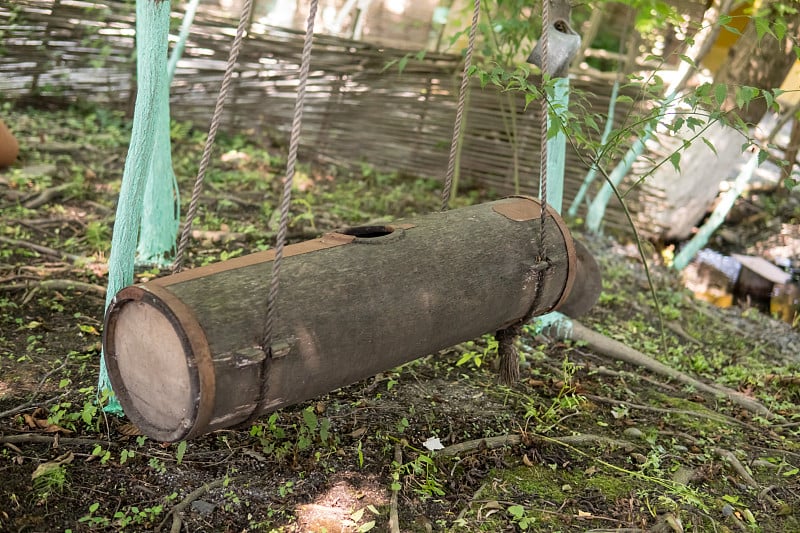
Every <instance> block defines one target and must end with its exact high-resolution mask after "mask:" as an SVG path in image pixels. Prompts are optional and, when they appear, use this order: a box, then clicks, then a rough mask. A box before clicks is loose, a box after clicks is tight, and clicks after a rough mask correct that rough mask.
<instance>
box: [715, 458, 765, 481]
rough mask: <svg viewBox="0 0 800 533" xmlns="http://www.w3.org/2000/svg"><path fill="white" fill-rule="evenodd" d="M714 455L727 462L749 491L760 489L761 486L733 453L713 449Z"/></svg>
mask: <svg viewBox="0 0 800 533" xmlns="http://www.w3.org/2000/svg"><path fill="white" fill-rule="evenodd" d="M714 453H715V454H717V455H718V456H719V457H720V458H722V459H724V460H725V461H727V462H728V464H729V465H730V466H731V468H733V470H734V471H735V472H736V473H737V474H738V475H739V477H740V478H742V479H743V480H744V482H745V483H747V486H748V487H750V488H751V489H760V488H761V486H760V485H759V484H758V483H757V482H756V480H755V479H753V476H751V475H750V472H748V471H747V469H746V468H745V467H744V465H743V464H742V463H741V461H739V459H738V458H737V457H736V456H735V455H734V454H733V452H731V451H729V450H726V449H724V448H714Z"/></svg>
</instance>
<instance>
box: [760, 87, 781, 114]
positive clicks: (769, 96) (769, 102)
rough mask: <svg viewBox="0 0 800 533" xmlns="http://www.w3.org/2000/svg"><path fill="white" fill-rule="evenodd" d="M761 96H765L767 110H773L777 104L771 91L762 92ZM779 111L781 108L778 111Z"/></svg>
mask: <svg viewBox="0 0 800 533" xmlns="http://www.w3.org/2000/svg"><path fill="white" fill-rule="evenodd" d="M761 94H762V95H763V96H764V100H765V101H766V102H767V109H772V106H773V105H774V104H775V100H774V99H773V98H772V93H770V92H769V91H762V92H761ZM779 110H780V107H779V109H777V110H776V111H779Z"/></svg>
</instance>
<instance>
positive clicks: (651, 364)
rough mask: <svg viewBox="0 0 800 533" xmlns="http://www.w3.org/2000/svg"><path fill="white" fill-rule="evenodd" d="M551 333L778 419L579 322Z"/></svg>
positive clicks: (759, 406) (740, 396) (745, 399)
mask: <svg viewBox="0 0 800 533" xmlns="http://www.w3.org/2000/svg"><path fill="white" fill-rule="evenodd" d="M565 330H569V331H565ZM550 333H551V334H552V335H554V336H556V337H561V338H570V339H572V340H579V341H584V342H586V344H587V346H588V347H589V348H590V349H592V350H594V351H596V352H598V353H601V354H604V355H606V356H608V357H610V358H613V359H615V360H618V361H623V362H625V363H629V364H632V365H637V366H640V367H643V368H646V369H647V370H649V371H651V372H655V373H657V374H660V375H662V376H666V377H669V378H670V379H674V380H675V381H679V382H681V383H683V384H684V385H689V386H691V387H694V388H695V389H697V390H699V391H703V392H706V393H708V394H712V395H714V396H723V397H725V398H726V399H727V400H728V401H730V402H731V403H733V404H736V405H738V406H739V407H742V408H744V409H746V410H748V411H750V412H751V413H754V414H757V415H759V416H763V417H765V418H768V419H771V420H772V419H775V418H777V417H776V415H775V414H774V413H773V412H772V411H770V410H769V409H767V408H766V407H764V406H763V405H762V404H761V403H760V402H758V401H757V400H754V399H752V398H748V397H747V396H745V395H743V394H741V393H739V392H736V391H735V390H732V389H729V388H727V387H723V386H721V385H709V384H707V383H703V382H702V381H699V380H697V379H695V378H693V377H691V376H689V375H688V374H685V373H684V372H681V371H680V370H676V369H674V368H671V367H669V366H667V365H665V364H664V363H661V362H659V361H656V360H655V359H653V358H652V357H650V356H648V355H645V354H643V353H642V352H640V351H638V350H634V349H633V348H631V347H629V346H627V345H625V344H623V343H621V342H618V341H615V340H613V339H610V338H608V337H606V336H605V335H601V334H600V333H597V332H595V331H592V330H591V329H589V328H587V327H586V326H584V325H583V324H581V323H580V322H578V321H576V320H572V321H571V328H558V327H554V328H551V331H550Z"/></svg>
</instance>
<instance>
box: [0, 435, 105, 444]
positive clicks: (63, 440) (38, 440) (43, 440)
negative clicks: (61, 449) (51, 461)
mask: <svg viewBox="0 0 800 533" xmlns="http://www.w3.org/2000/svg"><path fill="white" fill-rule="evenodd" d="M7 443H10V444H59V445H62V444H67V445H71V446H83V445H87V446H96V445H98V444H102V445H103V446H116V445H117V444H116V443H115V442H113V441H107V440H101V439H82V438H79V437H61V436H57V435H53V436H52V437H51V436H50V435H41V434H39V433H21V434H19V435H0V444H7Z"/></svg>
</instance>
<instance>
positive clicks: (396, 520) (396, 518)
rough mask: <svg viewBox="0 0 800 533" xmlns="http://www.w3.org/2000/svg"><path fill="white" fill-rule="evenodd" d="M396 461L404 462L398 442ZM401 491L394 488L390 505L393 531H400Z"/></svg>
mask: <svg viewBox="0 0 800 533" xmlns="http://www.w3.org/2000/svg"><path fill="white" fill-rule="evenodd" d="M394 461H395V462H396V463H397V464H398V465H401V464H403V447H402V446H401V445H400V443H397V444H396V445H395V447H394ZM399 493H400V491H399V490H395V489H392V499H391V502H390V506H389V531H390V532H391V533H400V513H399V511H398V508H397V506H398V503H397V498H398V495H399Z"/></svg>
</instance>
